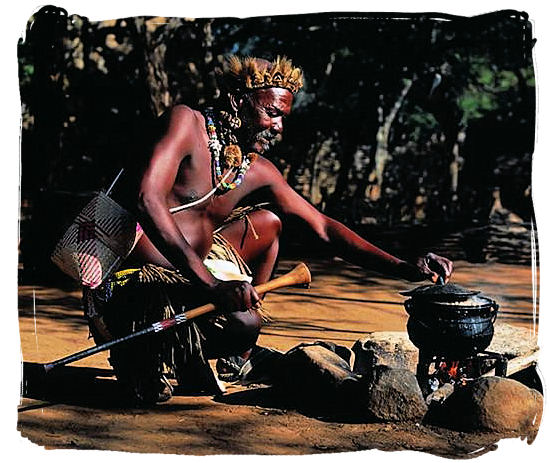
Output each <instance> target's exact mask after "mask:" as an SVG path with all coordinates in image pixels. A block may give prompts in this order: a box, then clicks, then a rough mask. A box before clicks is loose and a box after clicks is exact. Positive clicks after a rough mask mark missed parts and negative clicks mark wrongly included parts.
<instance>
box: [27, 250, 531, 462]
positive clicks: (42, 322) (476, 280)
mask: <svg viewBox="0 0 550 463" xmlns="http://www.w3.org/2000/svg"><path fill="white" fill-rule="evenodd" d="M294 263H295V262H294V261H288V260H285V261H282V262H281V263H280V266H279V271H280V273H283V272H284V271H287V270H289V269H290V268H291V267H292V265H293V264H294ZM306 263H307V264H308V266H309V267H310V269H311V271H312V275H313V283H312V285H311V288H310V289H308V290H306V289H285V290H280V291H279V292H277V293H272V294H270V295H269V296H268V298H267V301H266V306H267V308H268V309H269V310H270V313H271V316H272V318H273V321H272V322H271V323H270V324H268V325H266V326H265V327H264V329H263V330H262V334H261V336H260V339H259V344H260V345H262V346H269V347H273V348H276V349H279V350H282V351H286V350H288V349H290V348H291V347H293V346H295V345H297V344H299V343H301V342H309V341H315V340H326V341H332V342H335V343H338V344H341V345H345V346H348V347H351V346H352V345H353V343H354V342H355V341H356V340H357V339H359V338H361V337H362V336H363V335H364V334H365V333H367V332H373V331H405V330H406V322H407V314H406V312H405V310H404V309H403V306H402V302H403V300H404V298H403V297H402V296H400V295H399V291H403V290H405V289H408V288H412V287H414V286H415V285H413V284H407V283H404V282H402V281H399V280H392V279H389V278H384V277H380V276H379V275H377V274H374V273H367V272H364V271H363V270H360V269H358V268H356V267H353V266H351V265H348V264H346V263H344V262H342V261H340V260H331V261H328V260H327V261H321V260H316V261H307V262H306ZM532 281H533V280H532V272H531V268H530V267H528V266H511V265H503V264H469V263H466V262H456V263H455V274H454V277H453V282H454V283H457V284H460V285H463V286H465V287H467V288H470V289H479V290H481V291H483V292H484V293H486V294H487V295H489V296H491V297H493V298H494V299H496V300H497V301H498V303H499V304H500V306H501V312H500V314H499V320H500V321H504V322H506V323H509V324H512V325H516V326H522V327H527V328H530V329H531V330H532V331H531V332H532V333H533V336H536V324H535V319H534V314H535V312H534V306H533V290H532ZM283 293H284V294H283ZM306 294H308V295H306ZM19 296H20V297H19V300H20V302H19V320H20V335H21V344H22V345H21V348H22V353H23V360H24V361H25V362H30V363H42V362H48V361H52V360H54V359H57V358H61V357H64V356H66V355H68V354H71V353H73V352H76V351H79V350H82V349H85V348H87V347H91V346H92V345H93V343H92V341H91V340H89V339H88V329H87V326H86V323H85V322H84V320H83V318H82V316H81V308H80V294H79V291H64V290H61V289H58V288H49V287H43V286H21V287H20V288H19ZM312 296H316V297H312ZM317 296H322V297H317ZM333 297H336V298H340V299H342V298H345V299H346V300H337V299H331V298H333ZM63 375H64V376H58V377H56V378H54V379H55V380H56V381H58V388H57V393H56V394H54V395H50V396H48V397H47V399H48V400H39V399H37V398H36V397H35V398H30V397H23V398H21V403H20V407H19V415H18V416H19V422H18V429H19V431H20V432H21V434H22V436H24V437H26V438H28V439H29V440H30V441H31V442H33V443H35V444H37V445H40V446H44V447H46V448H75V449H105V450H119V451H128V452H147V453H173V454H191V455H212V454H271V455H297V454H313V453H326V452H345V451H355V450H365V449H371V448H377V449H381V450H418V451H425V452H430V453H434V454H438V455H442V456H447V457H454V458H457V457H458V458H460V457H462V458H464V457H472V456H474V455H477V454H481V453H484V452H486V451H489V450H494V449H495V448H496V445H495V443H496V442H497V441H498V440H499V439H500V438H502V437H512V436H498V435H494V434H480V433H475V434H473V433H472V434H468V433H459V432H454V431H450V430H445V429H441V428H435V427H430V426H425V425H414V424H411V425H402V424H400V425H396V424H381V423H369V424H365V423H357V422H345V421H334V420H327V419H325V418H323V417H318V416H305V415H304V414H301V413H299V412H297V411H295V410H289V409H285V408H282V407H281V406H280V405H278V404H277V403H276V402H274V400H273V397H272V396H271V395H270V394H269V392H270V391H269V389H267V388H258V387H255V388H244V387H237V386H231V385H227V389H228V391H227V393H226V394H225V395H224V396H223V397H220V398H213V397H210V396H182V395H179V396H175V397H173V398H172V399H171V400H170V401H169V402H167V403H164V404H159V405H158V406H156V407H154V408H152V409H148V410H143V409H128V408H122V407H120V406H118V405H117V403H115V402H114V401H113V398H112V397H113V395H112V391H113V386H114V378H113V376H112V374H111V370H110V367H109V364H108V362H107V353H100V354H98V355H95V356H93V357H89V358H87V359H84V360H81V361H80V362H77V363H75V364H73V365H72V366H71V367H67V368H66V369H65V372H64V373H63ZM526 450H528V449H526Z"/></svg>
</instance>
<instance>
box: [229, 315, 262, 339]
mask: <svg viewBox="0 0 550 463" xmlns="http://www.w3.org/2000/svg"><path fill="white" fill-rule="evenodd" d="M226 317H227V321H228V326H227V328H228V331H230V332H232V333H233V334H236V335H241V336H244V337H257V336H258V334H259V333H260V329H261V328H262V318H261V316H260V314H259V313H258V312H257V311H256V310H247V311H244V312H231V313H229V314H226Z"/></svg>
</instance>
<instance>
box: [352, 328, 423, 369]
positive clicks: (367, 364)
mask: <svg viewBox="0 0 550 463" xmlns="http://www.w3.org/2000/svg"><path fill="white" fill-rule="evenodd" d="M351 349H352V351H353V353H354V354H355V361H354V364H353V372H354V373H361V374H364V373H366V372H368V371H370V370H371V368H372V367H373V366H374V365H385V366H388V367H391V368H401V369H405V370H409V371H413V372H416V364H417V363H418V349H417V348H416V347H415V346H414V344H413V343H412V342H411V341H410V340H409V336H408V334H407V333H406V332H405V331H380V332H377V333H369V334H368V335H366V336H365V337H364V338H362V339H360V340H358V341H356V342H355V344H354V345H353V347H352V348H351Z"/></svg>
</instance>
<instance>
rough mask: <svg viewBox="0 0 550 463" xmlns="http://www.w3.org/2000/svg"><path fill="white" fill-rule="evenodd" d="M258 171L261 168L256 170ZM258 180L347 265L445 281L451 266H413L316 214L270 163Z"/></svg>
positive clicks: (430, 261)
mask: <svg viewBox="0 0 550 463" xmlns="http://www.w3.org/2000/svg"><path fill="white" fill-rule="evenodd" d="M259 167H260V166H259ZM261 170H262V172H261V176H262V177H263V178H265V179H268V180H267V182H268V187H269V189H270V191H271V193H272V195H273V198H274V200H275V202H276V203H277V204H278V206H279V207H280V208H281V210H282V212H283V213H284V214H287V215H294V216H297V217H299V218H300V219H302V220H303V221H304V222H306V224H307V225H309V227H310V228H311V229H312V230H313V231H314V232H315V234H316V235H317V236H318V237H319V238H320V239H321V240H322V241H323V242H325V243H326V244H327V245H329V249H331V251H332V252H333V253H334V254H335V255H338V256H340V257H342V258H343V259H345V260H347V261H348V262H351V263H354V264H357V265H360V266H362V267H365V268H370V269H373V270H377V271H380V272H383V273H385V274H388V275H393V276H397V277H399V278H404V279H406V280H409V281H421V280H423V279H426V278H429V279H431V280H432V281H435V280H436V279H437V277H438V276H439V275H442V276H443V278H444V279H445V281H448V279H449V277H450V275H451V273H452V262H450V261H449V260H447V259H445V258H443V257H440V256H436V255H435V254H432V253H429V254H427V255H425V256H423V257H421V258H419V259H418V260H417V261H416V262H414V263H409V262H407V261H404V260H402V259H399V258H397V257H395V256H393V255H391V254H389V253H387V252H386V251H384V250H382V249H380V248H378V247H377V246H375V245H373V244H372V243H370V242H368V241H367V240H365V239H363V238H362V237H360V236H359V235H358V234H357V233H355V232H353V231H352V230H350V229H349V228H348V227H346V226H345V225H343V224H342V223H340V222H338V221H337V220H334V219H331V218H330V217H327V216H326V215H324V214H322V213H321V212H319V211H318V210H317V209H315V207H313V206H312V205H311V204H309V203H308V202H307V201H306V200H305V199H303V198H302V197H301V196H300V195H299V194H298V193H296V192H295V191H294V190H293V189H292V188H290V186H289V185H288V184H287V183H286V181H285V180H284V178H283V177H282V175H281V174H280V172H279V171H278V170H277V169H276V168H275V166H273V164H271V163H270V162H269V161H266V160H262V162H261Z"/></svg>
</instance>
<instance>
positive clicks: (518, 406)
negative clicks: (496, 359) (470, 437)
mask: <svg viewBox="0 0 550 463" xmlns="http://www.w3.org/2000/svg"><path fill="white" fill-rule="evenodd" d="M542 408H543V396H542V394H541V393H540V392H538V391H536V390H534V389H531V388H528V387H527V386H524V385H523V384H521V383H519V382H518V381H515V380H513V379H508V378H500V377H486V378H479V379H477V380H475V381H474V382H472V383H471V384H470V385H468V386H465V387H461V388H457V389H456V391H455V393H454V394H453V395H452V396H451V397H449V399H447V400H446V401H445V403H444V404H443V406H442V408H441V412H442V413H441V414H440V418H441V417H444V419H445V420H446V421H447V424H448V425H450V427H454V428H458V429H462V430H467V431H474V430H482V431H491V432H498V433H514V434H518V435H519V436H521V437H527V439H528V441H529V442H532V441H533V440H534V438H535V436H536V434H537V431H538V428H539V425H540V420H541V416H542Z"/></svg>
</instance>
